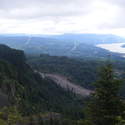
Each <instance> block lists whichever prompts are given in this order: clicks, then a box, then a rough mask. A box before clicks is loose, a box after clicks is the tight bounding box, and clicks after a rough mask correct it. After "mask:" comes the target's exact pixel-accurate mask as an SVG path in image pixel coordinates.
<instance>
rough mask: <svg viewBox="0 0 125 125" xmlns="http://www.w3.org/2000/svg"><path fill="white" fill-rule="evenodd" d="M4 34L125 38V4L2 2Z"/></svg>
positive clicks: (121, 0)
mask: <svg viewBox="0 0 125 125" xmlns="http://www.w3.org/2000/svg"><path fill="white" fill-rule="evenodd" d="M0 33H28V34H60V33H111V34H117V35H121V36H125V0H0Z"/></svg>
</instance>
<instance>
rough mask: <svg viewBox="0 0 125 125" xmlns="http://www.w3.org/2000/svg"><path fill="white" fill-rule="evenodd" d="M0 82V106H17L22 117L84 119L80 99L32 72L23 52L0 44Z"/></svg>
mask: <svg viewBox="0 0 125 125" xmlns="http://www.w3.org/2000/svg"><path fill="white" fill-rule="evenodd" d="M0 80H1V83H0V102H1V103H0V106H1V107H4V106H9V107H11V106H16V107H17V110H18V111H19V112H21V114H22V115H23V116H29V115H34V114H39V113H46V112H57V113H61V114H62V115H64V117H66V118H69V119H80V118H81V117H83V113H82V111H81V108H82V107H83V104H84V101H83V100H84V99H83V97H78V96H77V95H75V94H74V93H72V92H70V91H67V90H64V89H63V88H61V87H60V86H58V85H57V84H55V83H54V82H53V81H52V80H50V79H42V78H41V76H40V75H39V74H37V73H34V71H33V69H31V67H30V66H29V65H28V64H26V62H25V55H24V53H23V51H19V50H15V49H11V48H9V47H7V46H5V45H0ZM76 105H77V106H76ZM8 110H9V109H8Z"/></svg>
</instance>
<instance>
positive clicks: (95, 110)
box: [87, 64, 123, 125]
mask: <svg viewBox="0 0 125 125" xmlns="http://www.w3.org/2000/svg"><path fill="white" fill-rule="evenodd" d="M120 83H121V81H120V80H117V79H116V78H115V77H114V74H113V69H112V65H110V64H108V65H107V66H105V67H103V68H102V70H101V72H100V79H99V80H98V81H97V82H96V83H95V87H96V89H95V92H94V93H93V95H92V97H91V101H90V103H89V105H88V109H87V111H88V113H87V114H88V116H87V118H88V120H89V121H90V122H91V124H92V125H115V124H117V123H118V120H117V117H118V116H120V115H121V114H122V113H123V109H122V102H121V100H120V97H119V89H120Z"/></svg>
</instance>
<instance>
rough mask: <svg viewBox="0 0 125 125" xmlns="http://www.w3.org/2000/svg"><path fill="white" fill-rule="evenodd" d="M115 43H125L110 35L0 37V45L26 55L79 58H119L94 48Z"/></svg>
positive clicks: (123, 40)
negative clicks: (110, 56) (19, 50)
mask: <svg viewBox="0 0 125 125" xmlns="http://www.w3.org/2000/svg"><path fill="white" fill-rule="evenodd" d="M117 42H125V39H124V38H122V37H119V36H115V35H110V34H109V35H100V34H64V35H47V36H46V35H0V43H1V44H6V45H8V46H10V47H12V48H16V49H21V50H24V51H25V53H26V54H33V55H36V54H37V55H38V54H39V55H40V54H49V55H52V56H68V57H80V58H84V57H90V58H107V55H112V56H113V57H119V56H120V55H119V54H116V53H111V52H109V51H108V50H105V49H102V48H99V47H96V44H101V43H117Z"/></svg>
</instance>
